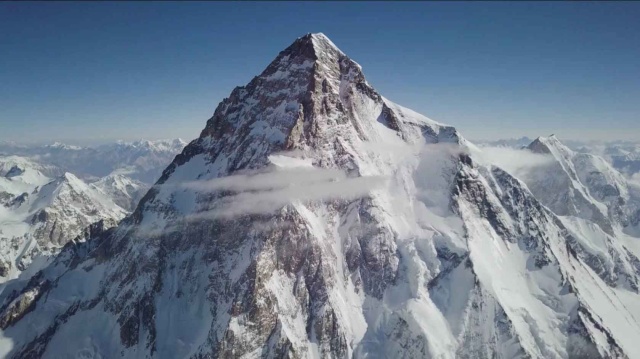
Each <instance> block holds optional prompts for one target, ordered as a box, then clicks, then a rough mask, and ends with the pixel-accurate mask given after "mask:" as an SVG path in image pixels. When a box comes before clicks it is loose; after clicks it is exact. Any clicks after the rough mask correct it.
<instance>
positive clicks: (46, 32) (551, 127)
mask: <svg viewBox="0 0 640 359" xmlns="http://www.w3.org/2000/svg"><path fill="white" fill-rule="evenodd" d="M309 32H323V33H324V34H326V35H327V36H328V37H329V38H330V39H332V40H333V42H334V43H335V44H336V45H337V46H338V47H340V49H341V50H343V51H344V52H345V53H346V54H347V55H349V56H350V57H351V58H353V59H354V60H355V61H357V62H358V63H360V64H361V65H362V67H363V69H364V72H365V75H366V76H367V79H368V81H369V82H370V83H371V84H372V85H373V86H374V87H375V88H376V89H377V90H378V91H379V92H380V93H381V94H383V95H384V96H385V97H387V98H389V99H391V100H393V101H395V102H397V103H399V104H402V105H404V106H406V107H410V108H413V109H414V110H417V111H418V112H421V113H423V114H425V115H427V116H429V117H431V118H433V119H434V120H437V121H440V122H444V123H447V124H451V125H454V126H456V127H458V128H459V129H460V130H461V131H462V133H463V135H465V136H466V137H468V138H472V139H484V138H487V139H493V138H504V137H519V136H522V135H528V136H530V137H534V136H538V135H548V134H550V133H556V134H557V135H559V136H561V137H562V138H566V139H569V138H589V139H605V140H609V139H638V140H640V3H634V2H560V3H549V2H540V3H536V2H520V3H508V2H488V3H478V2H476V3H466V2H449V3H435V2H403V3H398V2H395V3H390V2H389V3H383V2H371V3H366V2H356V3H339V2H330V3H321V2H300V3H285V2H281V3H262V2H245V3H214V2H191V3H175V2H155V3H142V2H141V3H130V2H115V3H102V2H86V3H79V2H76V3H60V2H57V3H46V2H39V3H19V2H3V3H0V140H12V141H17V142H52V141H54V140H62V141H68V142H69V141H70V140H71V142H73V141H75V142H82V141H105V140H111V139H127V140H128V139H135V138H150V139H153V138H170V137H177V136H180V137H183V138H185V139H188V140H190V139H192V138H194V137H195V136H197V134H198V133H199V131H200V130H201V129H202V128H203V127H204V124H205V122H206V120H207V119H208V118H209V117H210V116H211V114H212V113H213V111H214V109H215V107H216V106H217V104H218V103H219V102H220V101H221V100H222V99H223V98H224V97H226V96H228V94H229V93H230V92H231V90H232V89H233V88H234V87H235V86H239V85H244V84H246V83H247V82H248V81H249V80H250V79H251V78H252V77H253V76H255V75H257V74H259V73H260V72H261V71H262V70H263V69H264V68H265V67H266V66H267V65H268V64H269V62H270V61H271V60H272V59H273V58H274V57H275V56H276V55H277V54H278V52H279V51H281V50H283V49H284V48H285V47H287V46H288V45H289V44H290V43H291V42H293V41H294V40H295V38H297V37H299V36H302V35H304V34H305V33H309Z"/></svg>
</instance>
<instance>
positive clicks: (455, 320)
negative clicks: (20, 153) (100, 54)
mask: <svg viewBox="0 0 640 359" xmlns="http://www.w3.org/2000/svg"><path fill="white" fill-rule="evenodd" d="M478 151H479V150H478V149H477V148H475V146H473V145H472V144H470V143H469V142H467V141H466V140H465V139H464V138H463V137H462V136H461V135H460V134H459V133H458V132H457V131H456V130H455V128H453V127H450V126H446V125H442V124H439V123H437V122H434V121H432V120H430V119H428V118H426V117H424V116H422V115H419V114H417V113H415V112H413V111H411V110H409V109H406V108H403V107H401V106H399V105H396V104H394V103H392V102H391V101H389V100H387V99H385V98H383V97H382V96H381V95H379V94H378V93H377V92H376V91H375V90H374V89H373V88H372V87H371V86H370V85H369V84H368V83H367V82H366V80H365V79H364V75H363V74H362V71H361V68H360V66H359V65H358V64H356V63H355V62H353V61H352V60H351V59H349V58H348V57H347V56H346V55H345V54H344V53H342V52H341V51H340V50H338V49H337V48H336V47H335V45H334V44H333V43H331V41H330V40H329V39H328V38H326V37H325V36H324V35H322V34H310V35H306V36H304V37H302V38H299V39H297V40H296V41H295V42H294V43H293V44H292V45H291V46H290V47H288V48H287V49H285V50H284V51H282V52H281V53H280V54H279V55H278V57H277V58H276V59H275V60H274V61H273V62H272V63H271V64H270V65H269V66H268V67H267V69H265V71H264V72H263V73H262V74H260V76H258V77H256V78H254V79H253V80H252V81H251V82H250V83H249V84H248V85H247V86H245V87H239V88H236V89H235V90H233V92H232V93H231V95H230V97H229V98H227V99H225V100H223V101H222V103H221V104H220V105H219V106H218V108H217V109H216V111H215V113H214V115H213V117H212V118H211V119H209V120H208V121H207V124H206V127H205V128H204V130H203V131H202V133H201V135H200V137H199V138H198V139H196V140H194V141H192V142H191V143H190V144H189V145H188V146H187V147H186V148H185V149H184V150H183V152H182V153H181V154H180V155H178V156H177V157H176V158H175V160H174V161H173V163H172V164H171V165H169V166H168V167H167V169H166V170H165V171H164V172H163V174H162V176H161V177H160V179H159V180H158V182H157V183H156V184H155V185H154V186H153V187H152V188H151V189H150V190H149V192H148V193H147V194H146V195H145V196H144V197H143V199H142V200H141V201H140V203H139V205H138V207H137V208H136V210H135V211H134V213H133V214H132V215H131V216H130V217H128V218H127V219H125V220H124V221H123V222H121V224H120V225H119V226H118V227H117V228H114V229H110V230H103V231H101V230H99V229H96V230H95V231H94V233H93V234H92V236H91V238H90V239H89V240H87V241H86V242H84V243H80V244H75V245H71V244H69V245H67V246H66V247H65V249H64V250H63V251H62V252H61V253H60V255H58V256H57V258H56V260H55V261H54V262H53V263H51V264H50V265H49V266H47V267H46V268H44V269H43V270H42V271H41V272H39V273H38V274H37V275H35V276H34V277H33V279H31V280H29V281H20V280H15V281H12V282H11V283H9V284H8V286H7V288H6V289H5V290H4V291H3V293H2V294H1V295H0V303H2V304H1V307H0V313H1V314H0V328H2V330H3V332H2V334H3V340H2V341H1V342H0V343H2V345H1V346H0V349H2V354H3V355H6V356H8V357H16V358H18V357H19V358H27V357H45V358H47V357H50V358H53V357H64V356H73V355H83V356H85V357H92V356H93V357H97V356H101V357H116V356H119V357H127V358H138V357H158V358H178V357H192V358H204V357H243V358H253V357H267V358H280V357H295V358H308V357H367V356H368V357H384V356H393V357H442V358H453V357H463V358H464V357H469V358H490V357H491V358H493V357H498V358H512V357H535V358H566V357H620V356H625V355H626V356H632V355H633V354H634V353H637V352H638V348H639V347H638V343H637V338H638V337H640V325H639V324H638V320H637V319H638V318H640V298H639V297H638V294H637V288H636V289H635V290H634V289H633V288H631V285H629V286H616V285H615V283H611V282H608V281H606V280H605V279H606V276H605V277H604V278H605V279H603V276H602V273H599V269H600V268H599V267H598V263H597V262H595V261H591V260H590V259H589V258H590V257H587V256H586V255H585V253H588V251H587V250H586V249H585V246H586V245H587V244H589V240H590V238H578V237H577V236H579V235H580V233H572V231H571V230H570V229H568V228H567V227H566V226H565V224H564V223H563V220H562V219H561V218H560V217H558V216H557V215H556V214H554V213H553V212H552V211H551V210H550V209H549V208H547V207H545V206H543V205H542V204H541V203H540V202H539V201H538V200H537V199H536V198H535V197H534V196H533V194H532V193H531V192H530V191H529V190H528V189H527V186H526V185H525V184H524V183H522V182H520V180H518V179H516V178H515V177H513V176H511V175H510V174H508V173H507V172H505V171H504V170H502V169H500V168H498V167H496V166H493V165H491V164H486V163H483V162H480V161H478V160H477V159H476V157H477V153H478ZM620 245H621V246H622V247H623V248H624V246H623V245H622V244H620ZM626 259H627V262H625V265H626V264H631V265H632V266H633V265H635V267H632V268H626V269H627V273H630V274H629V275H630V279H629V282H630V283H636V282H637V274H638V272H639V271H640V265H639V264H640V261H639V260H638V259H637V258H636V257H635V256H634V255H633V254H632V253H631V252H629V253H627V257H626ZM634 281H635V282H634ZM629 318H631V319H629Z"/></svg>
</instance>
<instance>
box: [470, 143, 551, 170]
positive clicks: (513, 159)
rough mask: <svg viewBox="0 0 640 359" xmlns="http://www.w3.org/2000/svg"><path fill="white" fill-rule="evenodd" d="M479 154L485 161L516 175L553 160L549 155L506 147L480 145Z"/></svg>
mask: <svg viewBox="0 0 640 359" xmlns="http://www.w3.org/2000/svg"><path fill="white" fill-rule="evenodd" d="M481 156H482V157H483V158H484V159H485V160H486V161H487V162H489V163H492V164H495V165H497V166H498V167H500V168H502V169H504V170H506V171H507V172H509V173H511V174H513V175H515V176H516V177H517V176H519V175H524V174H526V173H527V172H528V171H530V170H532V169H535V168H538V167H541V166H546V165H549V164H551V163H552V162H553V158H552V157H551V156H550V155H545V154H539V153H534V152H531V151H529V150H526V149H522V150H519V149H514V148H507V147H482V154H481Z"/></svg>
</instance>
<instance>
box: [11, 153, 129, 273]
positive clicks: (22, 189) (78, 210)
mask: <svg viewBox="0 0 640 359" xmlns="http://www.w3.org/2000/svg"><path fill="white" fill-rule="evenodd" d="M6 168H10V170H8V171H5V169H6ZM43 172H44V173H47V174H48V175H51V174H54V173H58V172H60V170H59V169H55V168H53V167H51V166H49V167H43V166H42V165H39V164H37V163H34V162H32V161H30V160H28V159H25V158H21V157H17V156H12V157H7V158H0V173H4V176H3V177H0V193H2V194H5V195H4V196H3V197H2V198H3V200H2V203H0V275H1V279H0V281H1V282H4V281H6V280H8V279H11V278H14V277H15V276H18V275H20V273H21V272H22V271H25V270H27V269H28V268H29V266H30V265H31V263H32V261H34V260H43V261H46V259H45V258H40V257H41V256H48V255H52V254H55V253H57V252H58V251H59V249H60V248H61V247H62V246H63V245H64V244H66V243H67V242H69V241H70V240H73V239H74V238H76V237H78V236H80V235H82V234H83V231H84V230H85V228H87V227H88V226H89V225H91V224H92V223H95V222H98V221H101V220H104V221H105V223H106V225H111V226H113V225H115V224H116V223H117V222H118V221H119V220H120V219H122V218H123V217H124V215H125V214H126V211H125V210H124V209H122V208H121V207H119V206H118V205H116V204H115V203H113V201H112V200H111V199H110V198H109V196H107V195H106V194H105V193H103V192H102V191H100V190H98V189H97V188H95V187H92V186H89V185H87V184H86V183H84V182H83V181H81V180H80V179H78V178H77V177H76V176H74V175H73V174H71V173H63V174H61V175H60V176H58V177H54V178H53V179H52V178H49V177H47V176H46V175H45V174H44V173H43ZM43 264H44V263H40V264H38V265H34V267H33V268H29V269H30V270H31V271H32V272H35V271H37V270H38V266H40V265H43ZM25 276H27V275H25Z"/></svg>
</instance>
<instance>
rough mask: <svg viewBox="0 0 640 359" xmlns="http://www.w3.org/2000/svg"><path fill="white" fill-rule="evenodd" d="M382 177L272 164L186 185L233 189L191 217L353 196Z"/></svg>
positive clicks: (266, 209)
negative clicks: (262, 170)
mask: <svg viewBox="0 0 640 359" xmlns="http://www.w3.org/2000/svg"><path fill="white" fill-rule="evenodd" d="M384 182H385V178H383V177H379V176H364V177H348V176H347V174H346V173H345V172H343V171H340V170H337V169H325V168H316V167H293V168H275V167H271V168H269V169H267V170H266V171H264V172H253V173H247V174H241V175H233V176H227V177H222V178H216V179H213V180H208V181H194V182H188V183H185V184H182V186H184V187H186V188H189V189H192V190H195V191H198V192H201V193H207V192H218V191H230V192H232V193H233V194H231V195H228V196H224V197H222V198H220V199H219V200H216V201H214V207H213V208H211V209H210V210H208V211H204V212H200V213H197V214H194V215H192V216H190V217H189V219H190V220H197V219H205V218H220V217H234V216H239V215H243V214H266V213H271V212H273V211H275V210H277V209H279V208H282V207H284V206H286V205H287V204H290V203H294V202H297V201H302V202H305V201H321V200H330V199H353V198H358V197H362V196H366V195H367V194H369V193H370V192H371V190H373V189H375V188H378V187H380V186H382V185H383V184H384Z"/></svg>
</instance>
